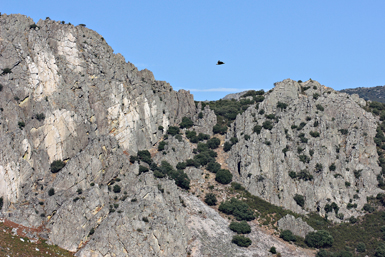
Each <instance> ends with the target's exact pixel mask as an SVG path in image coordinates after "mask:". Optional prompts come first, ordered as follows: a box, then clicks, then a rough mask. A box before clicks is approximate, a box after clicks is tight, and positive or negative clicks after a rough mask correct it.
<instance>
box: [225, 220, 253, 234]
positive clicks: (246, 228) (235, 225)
mask: <svg viewBox="0 0 385 257" xmlns="http://www.w3.org/2000/svg"><path fill="white" fill-rule="evenodd" d="M229 228H230V229H231V230H232V231H234V232H236V233H237V234H249V233H250V232H251V228H250V225H249V224H247V222H246V221H244V220H242V221H241V222H235V221H233V222H231V223H230V226H229Z"/></svg>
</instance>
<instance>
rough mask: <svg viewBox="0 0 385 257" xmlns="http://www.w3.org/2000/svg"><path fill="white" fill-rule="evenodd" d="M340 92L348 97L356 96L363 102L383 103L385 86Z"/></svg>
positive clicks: (349, 89) (384, 100) (384, 101)
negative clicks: (363, 100)
mask: <svg viewBox="0 0 385 257" xmlns="http://www.w3.org/2000/svg"><path fill="white" fill-rule="evenodd" d="M340 92H342V93H347V94H349V95H352V94H357V95H359V96H360V97H361V98H363V99H365V100H370V101H375V102H380V103H385V86H377V87H357V88H348V89H343V90H340Z"/></svg>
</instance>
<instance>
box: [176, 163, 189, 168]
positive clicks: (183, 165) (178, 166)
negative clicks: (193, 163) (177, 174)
mask: <svg viewBox="0 0 385 257" xmlns="http://www.w3.org/2000/svg"><path fill="white" fill-rule="evenodd" d="M186 166H187V165H186V163H185V162H178V164H177V165H176V169H177V170H184V169H185V168H186Z"/></svg>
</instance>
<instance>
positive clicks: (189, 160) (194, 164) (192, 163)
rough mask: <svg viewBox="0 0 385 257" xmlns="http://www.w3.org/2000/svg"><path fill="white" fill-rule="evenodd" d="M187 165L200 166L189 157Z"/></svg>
mask: <svg viewBox="0 0 385 257" xmlns="http://www.w3.org/2000/svg"><path fill="white" fill-rule="evenodd" d="M186 166H188V167H189V166H194V167H195V168H199V166H200V165H199V163H198V162H197V161H195V160H193V159H187V160H186Z"/></svg>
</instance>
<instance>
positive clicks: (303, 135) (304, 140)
mask: <svg viewBox="0 0 385 257" xmlns="http://www.w3.org/2000/svg"><path fill="white" fill-rule="evenodd" d="M298 137H299V140H300V141H301V143H307V141H308V139H307V138H306V137H305V134H304V133H301V134H299V135H298Z"/></svg>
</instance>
